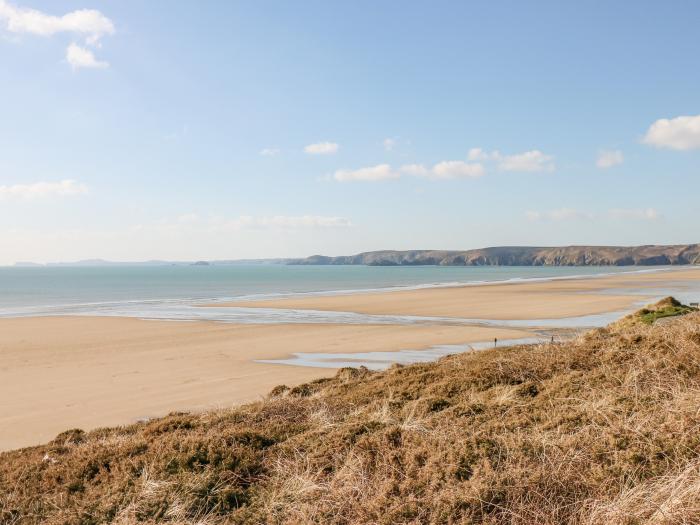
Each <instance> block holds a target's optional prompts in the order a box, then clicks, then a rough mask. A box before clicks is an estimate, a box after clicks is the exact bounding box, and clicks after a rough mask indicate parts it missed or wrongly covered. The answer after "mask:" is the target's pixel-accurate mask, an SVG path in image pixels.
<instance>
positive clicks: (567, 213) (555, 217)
mask: <svg viewBox="0 0 700 525" xmlns="http://www.w3.org/2000/svg"><path fill="white" fill-rule="evenodd" d="M525 216H526V217H527V218H528V219H529V220H531V221H567V220H594V219H599V218H603V219H604V218H608V219H636V220H652V221H653V220H656V219H659V218H661V214H660V213H659V212H658V211H656V210H655V209H654V208H643V209H636V208H635V209H626V208H613V209H611V210H608V211H607V213H605V214H597V213H593V212H589V211H582V210H577V209H574V208H558V209H555V210H549V211H528V212H526V213H525Z"/></svg>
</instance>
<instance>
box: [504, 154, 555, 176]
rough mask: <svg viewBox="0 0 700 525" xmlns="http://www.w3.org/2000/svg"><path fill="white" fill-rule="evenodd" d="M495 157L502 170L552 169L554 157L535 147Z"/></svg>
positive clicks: (532, 170) (528, 170)
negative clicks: (530, 149)
mask: <svg viewBox="0 0 700 525" xmlns="http://www.w3.org/2000/svg"><path fill="white" fill-rule="evenodd" d="M496 153H497V152H496ZM497 159H498V167H499V169H501V170H503V171H525V172H541V171H554V163H553V160H554V157H552V156H551V155H545V154H544V153H542V152H541V151H540V150H537V149H535V150H532V151H526V152H524V153H518V154H516V155H505V156H501V155H498V156H497Z"/></svg>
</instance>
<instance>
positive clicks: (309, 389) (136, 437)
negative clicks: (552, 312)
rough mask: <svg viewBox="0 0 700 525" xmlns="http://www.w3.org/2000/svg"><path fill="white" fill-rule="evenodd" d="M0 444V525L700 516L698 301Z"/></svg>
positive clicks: (644, 520)
mask: <svg viewBox="0 0 700 525" xmlns="http://www.w3.org/2000/svg"><path fill="white" fill-rule="evenodd" d="M642 315H643V314H639V315H638V316H637V318H636V319H632V320H628V321H627V322H625V323H616V324H614V325H611V326H610V327H608V328H604V329H599V330H594V331H592V332H589V333H587V334H585V335H583V336H580V337H578V338H577V339H575V340H572V341H569V342H565V343H559V344H541V345H530V346H514V347H508V348H495V349H490V350H484V351H479V352H470V353H464V354H459V355H453V356H449V357H446V358H443V359H441V360H440V361H438V362H435V363H428V364H418V365H412V366H406V367H401V366H395V367H393V368H391V369H390V370H388V371H386V372H379V373H374V372H369V371H367V370H364V369H343V370H341V371H339V372H338V373H337V375H336V376H335V377H333V378H330V379H324V380H318V381H315V382H312V383H309V384H306V385H302V386H298V387H295V388H286V387H278V388H276V389H275V391H274V392H273V393H272V394H271V395H270V396H269V397H268V398H267V399H265V400H263V401H260V402H257V403H252V404H248V405H244V406H241V407H237V408H232V409H228V410H221V411H217V412H208V413H204V414H171V415H170V416H167V417H165V418H161V419H157V420H153V421H150V422H146V423H141V424H137V425H131V426H127V427H121V428H113V429H101V430H96V431H92V432H88V433H84V432H82V431H79V430H72V431H68V432H65V433H63V434H61V435H59V436H58V437H57V438H56V439H54V440H53V441H52V442H51V443H49V444H47V445H43V446H39V447H33V448H28V449H23V450H19V451H14V452H8V453H4V454H1V455H0V523H3V524H29V523H32V524H33V523H48V524H59V523H61V524H63V523H69V524H92V523H110V522H111V523H192V524H194V523H199V524H212V525H213V524H219V523H251V524H253V523H290V524H291V523H337V524H350V523H379V524H393V523H435V524H437V523H446V524H456V523H480V524H501V523H505V524H560V523H571V524H586V525H588V524H608V523H609V524H620V525H622V524H625V525H633V524H634V525H636V524H652V523H653V524H676V523H699V522H700V410H698V406H699V404H698V403H699V402H700V314H698V313H691V314H689V315H685V316H682V317H679V318H677V319H673V320H672V321H670V322H666V323H656V324H647V323H646V322H645V321H644V320H643V319H642Z"/></svg>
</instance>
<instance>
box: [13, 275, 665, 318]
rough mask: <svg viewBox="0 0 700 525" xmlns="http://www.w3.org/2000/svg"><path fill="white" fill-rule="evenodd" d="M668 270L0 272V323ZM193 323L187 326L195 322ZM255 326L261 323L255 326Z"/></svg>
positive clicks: (159, 314)
mask: <svg viewBox="0 0 700 525" xmlns="http://www.w3.org/2000/svg"><path fill="white" fill-rule="evenodd" d="M667 269H668V268H666V267H653V268H645V269H641V270H640V269H639V268H636V267H592V266H582V267H576V266H571V267H545V266H535V267H533V266H526V267H517V266H467V267H463V266H292V265H283V264H256V265H252V264H251V265H209V266H195V265H170V266H166V265H164V266H95V267H77V266H76V267H71V266H43V267H0V316H2V317H15V316H27V315H129V316H134V317H146V318H149V317H154V318H163V317H164V316H165V317H167V315H166V313H167V311H168V310H172V311H173V313H174V315H173V316H172V317H173V319H184V318H185V317H186V316H185V317H183V316H182V315H181V312H180V314H178V313H177V310H178V309H181V308H180V307H188V306H193V305H195V306H196V305H198V304H203V303H216V302H225V301H231V300H239V299H263V298H279V297H291V296H301V295H313V294H321V295H326V294H340V293H363V292H369V291H379V290H392V289H416V288H429V287H442V286H455V285H470V284H482V283H489V282H522V281H542V280H552V279H567V278H573V277H594V276H598V275H611V274H619V273H626V272H640V271H641V272H648V271H665V270H667ZM197 310H204V309H201V308H197ZM154 314H156V315H154ZM198 315H199V314H197V315H194V316H193V317H192V320H196V319H198V318H199V317H198ZM261 317H264V316H261ZM221 320H226V319H221ZM248 320H249V321H250V319H248ZM261 321H263V322H264V321H265V319H262V318H261Z"/></svg>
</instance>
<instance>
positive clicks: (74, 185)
mask: <svg viewBox="0 0 700 525" xmlns="http://www.w3.org/2000/svg"><path fill="white" fill-rule="evenodd" d="M87 191H88V189H87V186H85V185H84V184H79V183H78V182H76V181H74V180H72V179H66V180H62V181H59V182H35V183H33V184H13V185H10V186H0V200H24V201H28V200H35V199H41V198H47V197H66V196H71V195H83V194H85V193H87Z"/></svg>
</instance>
